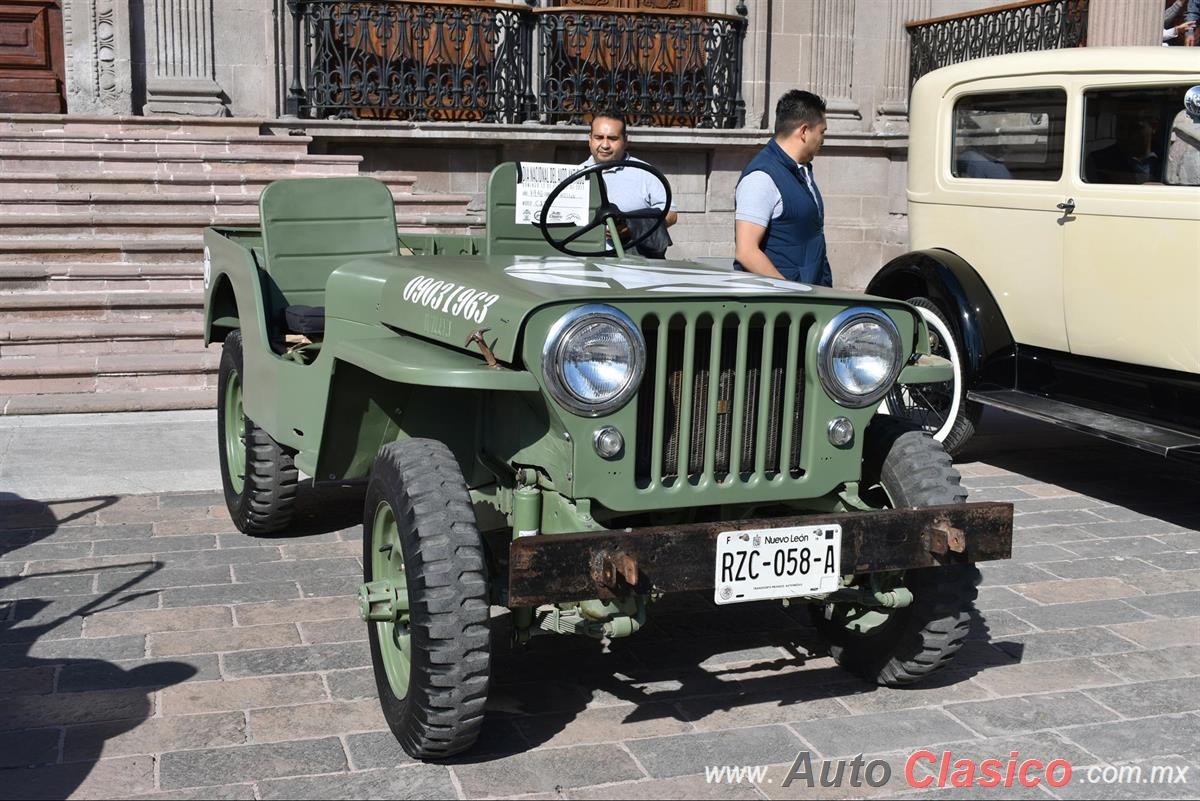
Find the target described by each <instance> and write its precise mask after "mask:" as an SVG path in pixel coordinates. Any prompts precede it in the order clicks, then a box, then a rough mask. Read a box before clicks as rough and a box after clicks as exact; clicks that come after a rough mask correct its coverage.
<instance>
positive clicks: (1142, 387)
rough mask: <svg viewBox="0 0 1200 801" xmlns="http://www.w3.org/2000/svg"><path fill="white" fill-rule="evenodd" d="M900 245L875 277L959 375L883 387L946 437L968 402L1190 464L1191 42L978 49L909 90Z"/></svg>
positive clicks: (1194, 283)
mask: <svg viewBox="0 0 1200 801" xmlns="http://www.w3.org/2000/svg"><path fill="white" fill-rule="evenodd" d="M910 120H911V139H910V148H909V163H908V215H909V217H908V221H909V231H910V237H911V239H910V242H911V248H912V249H911V251H910V252H908V253H906V254H904V255H903V256H901V257H899V258H897V259H894V260H893V261H891V262H890V263H889V264H887V265H886V266H885V267H884V268H883V269H882V270H881V271H880V272H879V273H878V274H877V275H876V276H875V277H874V278H873V279H872V281H871V283H870V285H869V286H868V288H867V291H868V292H869V293H870V294H873V295H882V296H886V297H892V298H899V299H903V300H907V301H908V302H909V303H912V304H914V305H916V306H918V307H920V308H921V310H922V314H923V315H924V316H925V317H926V319H927V321H928V322H929V328H930V332H931V334H930V335H931V337H932V338H933V339H934V340H935V342H934V343H933V345H934V352H935V353H940V354H941V355H944V356H948V357H949V358H950V359H951V360H952V361H953V362H954V364H955V381H953V382H951V383H949V384H943V385H939V387H938V388H937V390H935V391H931V390H930V389H929V387H928V385H923V386H920V387H912V388H911V389H910V388H905V387H898V388H897V389H896V390H895V391H894V392H893V393H892V394H891V396H889V398H888V400H887V401H886V404H885V405H886V407H887V410H888V411H890V412H891V413H892V414H900V415H905V416H908V417H910V418H912V419H914V420H916V421H917V422H919V423H920V424H921V425H923V426H924V427H925V428H926V429H927V430H929V431H931V432H933V433H934V436H935V438H937V439H939V440H942V441H943V443H944V445H945V446H946V449H947V450H948V451H950V452H951V453H953V452H955V451H957V450H959V449H961V448H962V446H963V445H964V444H965V443H966V441H967V440H968V439H969V438H970V437H971V435H972V434H973V433H974V431H975V428H976V426H977V425H978V423H979V419H980V411H981V407H982V406H983V405H990V406H995V407H999V408H1001V409H1006V410H1009V411H1013V412H1017V413H1021V414H1026V415H1030V416H1033V417H1037V418H1040V419H1042V420H1046V421H1049V422H1053V423H1057V424H1060V425H1064V426H1068V427H1071V428H1074V429H1077V430H1080V431H1085V432H1088V433H1093V434H1098V435H1100V436H1104V437H1107V438H1110V439H1115V440H1118V441H1121V442H1124V443H1127V444H1130V445H1134V446H1137V447H1140V448H1143V449H1146V450H1149V451H1153V452H1156V453H1160V454H1163V455H1168V456H1174V457H1182V458H1187V459H1191V460H1200V314H1198V313H1197V312H1198V310H1200V309H1198V306H1200V51H1196V50H1192V49H1191V48H1166V47H1145V48H1132V47H1123V48H1090V47H1088V48H1079V49H1073V50H1055V51H1045V52H1038V53H1023V54H1016V55H1009V56H998V57H994V58H986V59H979V60H976V61H969V62H966V63H963V64H958V65H955V66H951V67H946V68H944V69H940V70H937V71H935V72H931V73H929V74H928V75H926V76H925V77H923V78H921V79H920V80H919V81H918V82H917V84H916V86H915V87H914V89H913V94H912V103H911V107H910Z"/></svg>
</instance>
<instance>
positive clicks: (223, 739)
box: [63, 712, 246, 762]
mask: <svg viewBox="0 0 1200 801" xmlns="http://www.w3.org/2000/svg"><path fill="white" fill-rule="evenodd" d="M244 742H246V717H245V715H243V714H242V713H241V712H221V713H217V714H211V715H169V716H166V717H153V718H148V719H147V720H143V721H141V722H140V723H138V724H137V726H135V727H133V728H130V726H129V722H122V723H97V724H92V725H87V726H69V727H68V728H67V730H66V734H65V738H64V740H63V762H81V761H84V760H96V759H100V758H101V757H104V758H111V757H116V756H129V755H131V754H156V753H162V752H164V751H174V750H178V749H187V748H213V747H216V746H223V745H241V744H242V743H244Z"/></svg>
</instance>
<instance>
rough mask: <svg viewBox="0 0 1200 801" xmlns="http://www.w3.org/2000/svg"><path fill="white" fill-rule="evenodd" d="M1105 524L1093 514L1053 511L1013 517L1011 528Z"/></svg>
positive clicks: (1078, 511)
mask: <svg viewBox="0 0 1200 801" xmlns="http://www.w3.org/2000/svg"><path fill="white" fill-rule="evenodd" d="M1096 524H1101V525H1104V524H1105V520H1104V518H1102V517H1100V516H1099V515H1098V514H1096V513H1095V512H1092V511H1089V510H1086V509H1079V510H1053V511H1048V512H1029V513H1028V514H1022V515H1014V517H1013V528H1015V529H1016V528H1022V529H1024V528H1038V527H1040V526H1085V525H1096Z"/></svg>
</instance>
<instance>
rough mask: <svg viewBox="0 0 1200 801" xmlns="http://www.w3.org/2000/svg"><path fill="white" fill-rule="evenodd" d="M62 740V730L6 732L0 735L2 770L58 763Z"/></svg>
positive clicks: (0, 765) (0, 766) (0, 764)
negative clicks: (59, 746) (59, 745)
mask: <svg viewBox="0 0 1200 801" xmlns="http://www.w3.org/2000/svg"><path fill="white" fill-rule="evenodd" d="M61 739H62V730H60V729H35V730H25V731H14V732H4V733H3V734H0V768H26V767H34V766H36V765H47V764H52V763H54V762H57V761H58V744H59V741H60V740H61ZM6 797H12V796H6Z"/></svg>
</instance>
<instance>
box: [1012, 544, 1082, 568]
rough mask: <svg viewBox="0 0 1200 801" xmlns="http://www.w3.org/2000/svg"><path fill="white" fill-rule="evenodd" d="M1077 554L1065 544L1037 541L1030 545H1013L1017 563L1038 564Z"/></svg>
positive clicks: (1013, 555)
mask: <svg viewBox="0 0 1200 801" xmlns="http://www.w3.org/2000/svg"><path fill="white" fill-rule="evenodd" d="M1075 556H1076V554H1074V553H1073V552H1071V551H1068V550H1067V549H1066V548H1065V547H1064V546H1059V545H1049V544H1047V543H1035V544H1029V545H1024V544H1022V545H1016V544H1014V545H1013V549H1012V561H1013V562H1014V563H1016V564H1023V565H1038V564H1041V563H1042V562H1053V561H1056V560H1061V559H1072V558H1074V557H1075Z"/></svg>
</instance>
